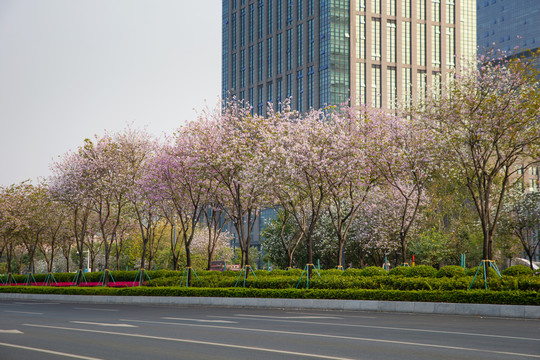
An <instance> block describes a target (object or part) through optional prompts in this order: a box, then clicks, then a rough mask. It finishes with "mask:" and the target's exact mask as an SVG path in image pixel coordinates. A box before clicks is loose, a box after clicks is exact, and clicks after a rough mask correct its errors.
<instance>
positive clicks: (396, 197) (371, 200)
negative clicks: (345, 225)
mask: <svg viewBox="0 0 540 360" xmlns="http://www.w3.org/2000/svg"><path fill="white" fill-rule="evenodd" d="M403 200H404V198H403V197H402V196H401V195H400V194H398V192H397V190H396V189H395V188H394V187H390V186H388V185H387V186H386V187H381V186H375V187H373V189H371V191H370V192H369V193H368V194H367V196H366V199H365V201H364V202H362V205H361V207H360V209H359V213H358V216H357V217H356V218H355V220H354V222H353V225H352V230H351V240H352V241H354V242H356V243H357V245H358V246H357V247H355V248H356V249H358V251H359V252H360V254H358V258H359V260H360V266H362V265H363V259H364V258H365V257H366V256H369V257H371V258H372V259H373V261H374V263H375V264H377V265H379V266H380V265H382V264H383V263H384V257H385V255H388V254H390V253H393V252H395V251H396V250H398V249H400V247H401V244H400V237H399V232H400V228H401V224H402V220H401V217H402V211H403V210H402V209H403Z"/></svg>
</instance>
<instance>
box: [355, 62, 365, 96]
mask: <svg viewBox="0 0 540 360" xmlns="http://www.w3.org/2000/svg"><path fill="white" fill-rule="evenodd" d="M356 92H357V97H356V105H360V104H365V103H366V64H365V63H356Z"/></svg>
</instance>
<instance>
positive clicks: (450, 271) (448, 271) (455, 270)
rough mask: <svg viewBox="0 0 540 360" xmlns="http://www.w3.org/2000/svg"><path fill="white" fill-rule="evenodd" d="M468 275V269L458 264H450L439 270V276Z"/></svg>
mask: <svg viewBox="0 0 540 360" xmlns="http://www.w3.org/2000/svg"><path fill="white" fill-rule="evenodd" d="M465 275H467V271H466V270H465V269H464V268H462V267H461V266H458V265H449V266H445V267H443V268H441V269H440V270H439V271H437V277H438V278H441V277H462V276H465Z"/></svg>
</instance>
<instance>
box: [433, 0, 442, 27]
mask: <svg viewBox="0 0 540 360" xmlns="http://www.w3.org/2000/svg"><path fill="white" fill-rule="evenodd" d="M431 12H432V14H433V16H432V19H433V21H434V22H440V21H441V0H432V3H431Z"/></svg>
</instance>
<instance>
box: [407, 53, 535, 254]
mask: <svg viewBox="0 0 540 360" xmlns="http://www.w3.org/2000/svg"><path fill="white" fill-rule="evenodd" d="M539 116H540V91H539V83H538V81H537V80H536V79H535V74H534V71H533V70H532V67H531V66H529V60H525V59H521V58H509V57H507V56H505V55H504V54H501V53H497V52H495V51H492V52H491V53H489V54H487V55H483V56H481V57H480V58H479V59H478V61H476V62H473V63H471V64H468V68H463V69H460V71H459V72H456V73H455V74H453V76H451V77H450V80H449V81H448V82H447V83H445V84H444V85H443V86H442V88H441V90H440V92H439V91H433V92H432V93H431V94H430V95H429V96H428V97H427V98H426V100H425V101H424V102H422V103H420V105H419V106H418V107H417V108H416V111H415V114H414V115H413V117H414V118H415V119H417V120H418V121H419V123H420V125H421V126H423V127H424V128H425V129H426V130H427V131H428V132H429V133H430V134H431V135H432V136H433V139H434V143H435V144H436V146H437V148H438V150H439V154H438V157H439V158H441V159H442V160H443V161H444V165H445V168H446V172H447V174H448V175H449V176H454V177H456V178H459V179H461V180H462V181H463V183H464V184H465V186H466V187H467V189H468V190H469V193H470V195H471V198H472V201H473V204H474V207H475V209H476V212H477V214H478V217H479V220H480V224H481V227H482V233H483V238H484V244H483V258H484V259H485V260H492V259H493V239H494V236H495V234H496V231H497V225H498V220H499V217H500V214H501V211H502V207H503V204H504V200H505V196H506V193H507V190H508V189H509V187H511V186H512V183H513V182H514V181H515V180H516V179H517V178H518V177H517V176H515V173H516V165H517V164H523V165H524V167H525V168H527V167H529V166H531V165H532V164H534V163H535V162H537V161H538V159H540V156H539V146H540V122H539V121H538V117H539Z"/></svg>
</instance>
